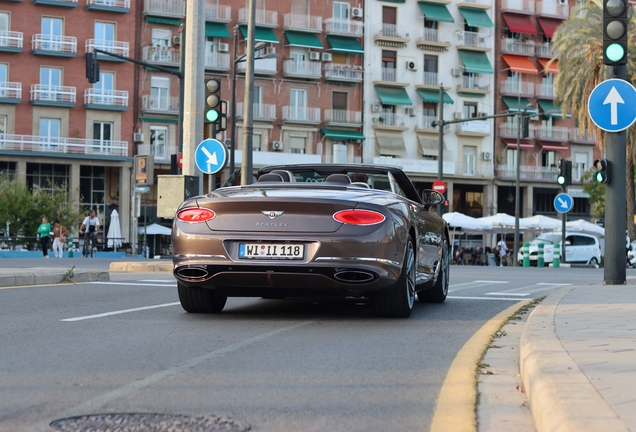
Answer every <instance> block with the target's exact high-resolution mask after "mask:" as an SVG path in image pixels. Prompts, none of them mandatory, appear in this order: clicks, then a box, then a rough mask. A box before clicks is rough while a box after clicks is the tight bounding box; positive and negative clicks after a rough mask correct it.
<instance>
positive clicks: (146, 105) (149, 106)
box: [141, 95, 179, 115]
mask: <svg viewBox="0 0 636 432" xmlns="http://www.w3.org/2000/svg"><path fill="white" fill-rule="evenodd" d="M141 109H142V110H144V111H154V112H157V113H163V114H173V115H174V114H178V113H179V98H178V97H174V96H165V97H161V96H153V95H144V96H142V98H141Z"/></svg>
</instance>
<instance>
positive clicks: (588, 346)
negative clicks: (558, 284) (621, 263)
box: [520, 279, 636, 432]
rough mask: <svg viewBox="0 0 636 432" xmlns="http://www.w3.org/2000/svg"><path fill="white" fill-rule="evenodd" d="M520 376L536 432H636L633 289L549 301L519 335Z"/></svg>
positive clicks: (573, 292) (574, 292) (571, 292)
mask: <svg viewBox="0 0 636 432" xmlns="http://www.w3.org/2000/svg"><path fill="white" fill-rule="evenodd" d="M634 282H635V281H634V280H633V279H632V280H628V283H632V284H633V283H634ZM520 369H521V377H522V379H523V384H524V387H525V390H526V393H527V396H528V400H529V402H530V408H531V410H532V415H533V417H534V421H535V424H536V429H537V431H538V432H544V431H559V432H561V431H563V432H569V431H572V432H574V431H576V432H584V431H590V432H592V431H601V430H605V431H612V432H621V431H630V430H631V431H636V286H634V285H620V286H618V285H591V286H584V287H566V288H562V289H560V290H559V291H557V292H555V293H553V294H551V295H549V296H548V297H547V298H546V299H545V300H544V301H543V302H542V303H540V304H539V305H538V306H537V307H536V308H535V310H534V311H533V312H532V313H531V315H530V317H529V318H528V323H527V324H526V326H525V328H524V331H523V334H522V336H521V349H520Z"/></svg>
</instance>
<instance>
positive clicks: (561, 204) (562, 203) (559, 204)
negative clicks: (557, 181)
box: [554, 193, 574, 213]
mask: <svg viewBox="0 0 636 432" xmlns="http://www.w3.org/2000/svg"><path fill="white" fill-rule="evenodd" d="M573 205H574V200H573V199H572V197H571V196H570V195H568V194H566V193H560V194H558V195H557V196H556V198H554V208H555V209H556V211H558V212H559V213H567V212H569V211H570V210H572V206H573Z"/></svg>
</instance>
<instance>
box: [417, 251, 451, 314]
mask: <svg viewBox="0 0 636 432" xmlns="http://www.w3.org/2000/svg"><path fill="white" fill-rule="evenodd" d="M449 257H450V255H449V253H448V241H447V240H446V239H444V245H443V251H442V262H441V268H440V274H439V275H438V276H437V280H436V281H435V285H433V287H432V288H429V289H427V290H424V291H420V292H418V293H417V299H418V300H419V301H420V302H423V303H444V301H446V296H447V295H448V285H449V283H450V258H449Z"/></svg>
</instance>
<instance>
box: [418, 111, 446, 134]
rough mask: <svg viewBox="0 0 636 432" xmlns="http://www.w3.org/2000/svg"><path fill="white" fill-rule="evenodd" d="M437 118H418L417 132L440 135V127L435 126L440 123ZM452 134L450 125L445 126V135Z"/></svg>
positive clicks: (425, 116)
mask: <svg viewBox="0 0 636 432" xmlns="http://www.w3.org/2000/svg"><path fill="white" fill-rule="evenodd" d="M438 120H439V119H438V118H437V116H428V115H423V116H419V117H417V125H416V126H415V131H416V132H423V133H431V134H439V126H433V122H436V121H438ZM448 132H450V125H444V133H448Z"/></svg>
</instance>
